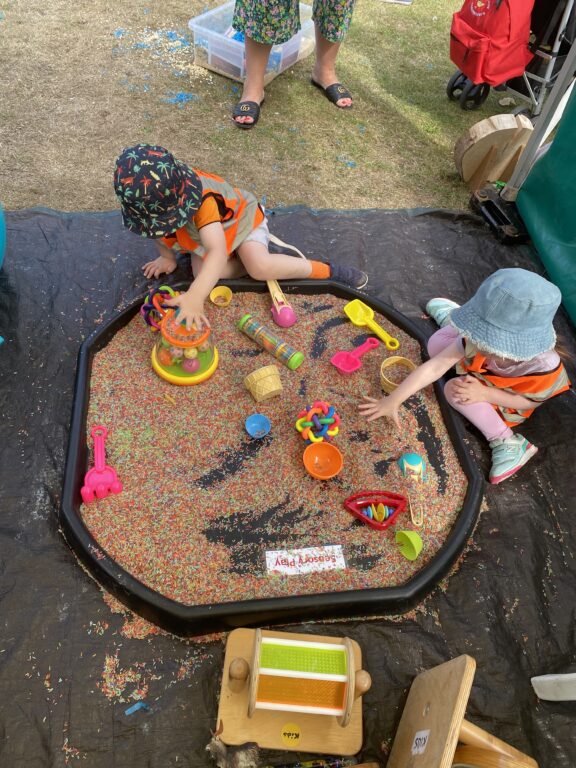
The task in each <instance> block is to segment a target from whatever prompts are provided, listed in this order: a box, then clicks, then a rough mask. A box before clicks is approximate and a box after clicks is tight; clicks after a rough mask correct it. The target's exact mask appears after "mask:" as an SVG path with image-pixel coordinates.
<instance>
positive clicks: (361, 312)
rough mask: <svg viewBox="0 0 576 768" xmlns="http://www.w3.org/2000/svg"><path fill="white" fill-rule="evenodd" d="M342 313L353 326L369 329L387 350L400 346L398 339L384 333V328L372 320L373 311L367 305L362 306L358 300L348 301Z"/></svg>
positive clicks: (361, 302) (362, 303)
mask: <svg viewBox="0 0 576 768" xmlns="http://www.w3.org/2000/svg"><path fill="white" fill-rule="evenodd" d="M344 313H345V315H346V316H347V317H348V319H349V320H351V321H352V322H353V323H354V325H359V326H365V327H366V328H370V330H371V331H372V333H373V334H374V335H375V336H378V338H379V339H382V341H383V342H384V344H386V346H387V347H388V349H398V347H399V346H400V342H399V341H398V339H395V338H393V337H392V336H390V334H389V333H386V331H385V330H384V328H381V327H380V326H379V325H378V323H377V322H376V321H375V320H374V310H373V309H372V308H371V307H369V306H368V305H367V304H364V302H363V301H360V299H353V300H352V301H349V302H348V304H346V305H345V307H344Z"/></svg>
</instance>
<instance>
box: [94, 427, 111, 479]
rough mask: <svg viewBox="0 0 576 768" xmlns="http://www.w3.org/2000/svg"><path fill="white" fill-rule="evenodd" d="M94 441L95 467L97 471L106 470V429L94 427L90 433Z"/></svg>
mask: <svg viewBox="0 0 576 768" xmlns="http://www.w3.org/2000/svg"><path fill="white" fill-rule="evenodd" d="M90 434H91V435H92V437H93V439H94V467H95V468H96V470H97V471H100V472H101V471H102V470H103V469H106V447H105V445H106V443H105V441H106V435H107V434H108V430H107V429H106V427H100V426H98V427H94V428H93V429H92V432H91V433H90Z"/></svg>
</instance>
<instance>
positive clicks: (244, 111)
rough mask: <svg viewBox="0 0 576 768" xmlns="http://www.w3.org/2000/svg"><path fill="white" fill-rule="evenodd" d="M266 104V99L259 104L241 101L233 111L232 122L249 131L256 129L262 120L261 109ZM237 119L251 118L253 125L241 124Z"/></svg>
mask: <svg viewBox="0 0 576 768" xmlns="http://www.w3.org/2000/svg"><path fill="white" fill-rule="evenodd" d="M263 103H264V99H262V101H261V102H260V104H258V102H257V101H239V102H238V104H236V106H235V107H234V109H233V111H232V120H233V121H234V124H235V125H236V126H237V127H238V128H242V129H243V130H245V131H246V130H248V129H249V128H254V126H255V125H256V123H257V122H258V120H259V119H260V107H261V106H262V104H263ZM236 117H251V118H252V122H251V123H239V122H238V121H237V120H236V119H235V118H236Z"/></svg>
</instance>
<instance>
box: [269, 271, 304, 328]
mask: <svg viewBox="0 0 576 768" xmlns="http://www.w3.org/2000/svg"><path fill="white" fill-rule="evenodd" d="M266 285H267V286H268V290H269V291H270V296H271V297H272V307H271V308H270V312H272V319H273V320H274V322H275V323H276V325H279V326H280V327H281V328H290V326H291V325H294V323H295V322H296V320H297V319H298V318H297V317H296V313H295V312H294V310H293V309H292V305H291V304H290V303H289V302H288V300H287V299H286V296H284V293H283V292H282V289H281V288H280V286H279V285H278V282H277V281H276V280H266Z"/></svg>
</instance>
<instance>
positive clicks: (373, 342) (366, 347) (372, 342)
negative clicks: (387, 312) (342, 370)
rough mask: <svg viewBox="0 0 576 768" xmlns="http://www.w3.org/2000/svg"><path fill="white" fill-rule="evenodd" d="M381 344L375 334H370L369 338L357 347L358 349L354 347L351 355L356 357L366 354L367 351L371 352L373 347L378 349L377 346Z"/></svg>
mask: <svg viewBox="0 0 576 768" xmlns="http://www.w3.org/2000/svg"><path fill="white" fill-rule="evenodd" d="M379 346H380V342H379V341H378V339H375V338H374V337H373V336H370V338H369V339H366V341H365V342H364V344H360V346H359V347H356V349H353V350H352V352H350V354H351V355H353V356H354V357H362V355H365V354H366V352H370V350H371V349H376V347H379Z"/></svg>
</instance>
